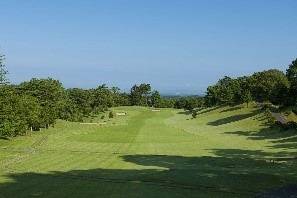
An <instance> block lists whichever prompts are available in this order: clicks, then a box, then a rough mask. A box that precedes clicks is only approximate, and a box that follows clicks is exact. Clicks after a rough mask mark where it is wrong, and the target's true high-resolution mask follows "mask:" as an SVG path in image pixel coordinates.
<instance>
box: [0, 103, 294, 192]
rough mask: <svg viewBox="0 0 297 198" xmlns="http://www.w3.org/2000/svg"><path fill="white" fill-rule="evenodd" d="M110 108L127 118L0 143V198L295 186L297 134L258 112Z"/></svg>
mask: <svg viewBox="0 0 297 198" xmlns="http://www.w3.org/2000/svg"><path fill="white" fill-rule="evenodd" d="M113 111H114V112H122V111H124V112H126V113H127V115H126V116H115V118H113V119H105V120H104V121H106V124H102V125H83V124H80V123H70V122H65V121H58V123H57V124H56V125H55V127H54V128H51V129H49V130H43V131H41V132H34V133H32V134H31V135H28V136H24V137H17V138H14V139H12V140H1V139H0V151H1V153H0V166H1V169H0V197H31V196H41V197H131V196H133V197H152V196H154V197H254V196H255V195H257V194H258V193H260V192H261V191H264V190H267V189H270V188H276V187H280V186H282V185H285V184H296V183H297V175H296V172H297V166H296V165H297V162H296V156H297V151H296V146H297V143H296V142H297V135H296V132H293V131H285V132H284V131H279V130H278V129H273V128H270V127H269V126H267V124H266V119H265V116H264V114H263V113H262V111H261V110H259V109H257V108H256V107H250V108H245V107H243V106H235V107H227V106H225V107H215V108H209V109H204V110H201V111H199V112H198V116H197V118H195V119H191V115H188V114H187V113H186V112H184V111H183V110H174V109H161V111H160V112H153V111H151V109H148V108H144V107H118V108H114V109H113ZM94 122H98V123H101V122H103V121H102V120H101V119H100V118H96V119H94Z"/></svg>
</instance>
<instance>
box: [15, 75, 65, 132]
mask: <svg viewBox="0 0 297 198" xmlns="http://www.w3.org/2000/svg"><path fill="white" fill-rule="evenodd" d="M20 88H21V91H22V92H23V93H24V94H27V95H30V96H32V97H35V98H36V99H37V102H38V104H39V105H40V106H41V113H40V125H41V127H45V128H48V127H49V126H50V125H53V124H54V123H55V121H56V119H57V118H59V115H60V113H61V112H59V111H61V109H62V108H61V106H62V105H63V102H64V101H63V98H64V94H65V92H64V88H63V86H62V84H61V83H60V82H59V81H58V80H54V79H52V78H47V79H36V78H33V79H31V80H30V81H29V82H23V83H21V85H20Z"/></svg>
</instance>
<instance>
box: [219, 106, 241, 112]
mask: <svg viewBox="0 0 297 198" xmlns="http://www.w3.org/2000/svg"><path fill="white" fill-rule="evenodd" d="M241 108H242V107H239V106H235V107H230V108H229V109H225V110H222V111H220V113H225V112H229V111H236V110H239V109H241Z"/></svg>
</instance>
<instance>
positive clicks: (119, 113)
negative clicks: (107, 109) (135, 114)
mask: <svg viewBox="0 0 297 198" xmlns="http://www.w3.org/2000/svg"><path fill="white" fill-rule="evenodd" d="M116 115H117V116H125V115H126V113H125V112H117V113H116Z"/></svg>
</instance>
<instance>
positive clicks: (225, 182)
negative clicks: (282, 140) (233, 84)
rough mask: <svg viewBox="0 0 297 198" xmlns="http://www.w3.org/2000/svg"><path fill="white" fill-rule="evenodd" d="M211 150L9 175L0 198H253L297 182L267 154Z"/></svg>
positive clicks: (286, 167)
mask: <svg viewBox="0 0 297 198" xmlns="http://www.w3.org/2000/svg"><path fill="white" fill-rule="evenodd" d="M212 152H213V153H214V154H215V155H216V157H209V156H201V157H183V156H166V155H123V156H121V159H122V160H123V161H124V162H127V163H133V164H136V165H139V167H138V168H137V169H101V168H98V169H89V170H70V171H66V172H60V171H53V172H48V173H34V172H30V173H28V172H27V173H13V172H12V173H7V174H6V175H5V177H6V178H7V179H8V181H7V182H2V183H0V192H1V195H0V197H1V196H3V197H31V196H41V197H72V196H76V197H113V196H117V197H131V196H132V197H152V196H154V197H164V196H165V197H197V196H198V197H199V196H203V197H254V196H255V195H257V194H259V193H260V192H261V191H263V190H265V189H268V188H275V187H278V186H281V185H282V184H283V183H282V181H284V180H285V181H289V182H290V183H294V182H297V176H296V174H295V172H296V171H297V168H296V166H295V165H294V164H283V163H272V162H270V161H267V160H264V158H265V157H266V156H267V155H269V154H267V153H265V152H262V151H248V150H240V149H226V150H224V149H223V150H220V149H217V150H212ZM272 169H273V171H271V170H272ZM15 171H17V170H15ZM280 173H281V174H280Z"/></svg>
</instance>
